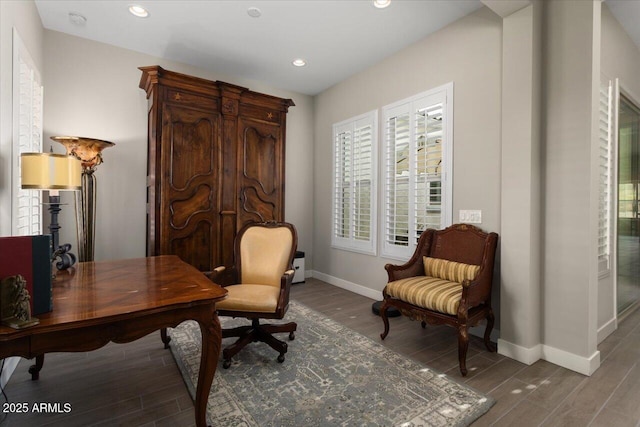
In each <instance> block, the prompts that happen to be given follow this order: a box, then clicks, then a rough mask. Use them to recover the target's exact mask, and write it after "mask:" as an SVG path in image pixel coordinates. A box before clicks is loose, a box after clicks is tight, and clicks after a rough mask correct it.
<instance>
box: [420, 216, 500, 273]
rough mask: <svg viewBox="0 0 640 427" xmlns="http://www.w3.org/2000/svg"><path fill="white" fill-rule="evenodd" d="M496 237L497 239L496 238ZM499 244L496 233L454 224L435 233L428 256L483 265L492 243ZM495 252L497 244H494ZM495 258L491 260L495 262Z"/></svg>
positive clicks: (471, 226)
mask: <svg viewBox="0 0 640 427" xmlns="http://www.w3.org/2000/svg"><path fill="white" fill-rule="evenodd" d="M494 236H495V237H494ZM492 240H495V241H496V242H497V235H496V234H495V233H485V232H483V231H482V230H480V229H479V228H477V227H474V226H473V225H469V224H454V225H452V226H450V227H447V228H445V229H443V230H436V231H435V232H434V233H433V238H432V241H431V245H430V247H429V250H428V253H429V254H428V255H427V256H430V257H432V258H441V259H446V260H449V261H455V262H462V263H465V264H473V265H482V264H483V260H484V258H485V256H486V255H492V254H490V253H489V254H487V253H486V252H487V251H489V252H490V251H491V246H492V245H491V244H489V243H490V241H492ZM493 252H495V242H494V243H493ZM493 258H494V257H493V256H492V257H491V259H492V260H493Z"/></svg>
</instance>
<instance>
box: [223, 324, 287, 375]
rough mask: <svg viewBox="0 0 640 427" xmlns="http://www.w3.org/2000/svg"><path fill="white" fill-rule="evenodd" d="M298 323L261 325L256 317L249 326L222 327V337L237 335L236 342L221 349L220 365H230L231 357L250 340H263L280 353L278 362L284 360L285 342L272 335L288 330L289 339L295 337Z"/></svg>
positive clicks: (224, 366)
mask: <svg viewBox="0 0 640 427" xmlns="http://www.w3.org/2000/svg"><path fill="white" fill-rule="evenodd" d="M297 327H298V325H297V324H296V323H295V322H290V323H285V324H282V325H272V324H265V325H261V324H260V323H259V321H258V319H252V320H251V326H240V327H237V328H232V329H223V330H222V338H229V337H239V338H238V340H237V341H236V342H234V343H233V344H231V345H230V346H229V347H227V348H225V349H224V350H223V351H222V359H223V362H222V367H223V368H224V369H228V368H229V366H231V358H232V357H233V356H235V355H236V354H238V352H240V350H242V349H243V348H244V347H245V346H246V345H247V344H250V343H252V342H258V341H260V342H264V343H266V344H268V345H269V346H270V347H271V348H273V349H274V350H275V351H277V352H278V353H280V355H279V356H278V362H279V363H282V362H284V355H285V353H286V352H287V343H286V342H284V341H280V340H279V339H277V338H276V337H274V336H273V334H275V333H282V332H289V340H290V341H292V340H294V339H295V333H294V332H295V331H296V328H297Z"/></svg>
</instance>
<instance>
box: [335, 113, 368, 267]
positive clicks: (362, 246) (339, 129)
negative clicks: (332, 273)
mask: <svg viewBox="0 0 640 427" xmlns="http://www.w3.org/2000/svg"><path fill="white" fill-rule="evenodd" d="M366 127H369V128H370V129H371V148H370V159H369V165H370V171H371V172H370V174H371V179H370V181H371V182H370V195H369V212H370V214H369V218H370V219H369V239H367V240H362V239H358V238H356V236H355V227H354V223H355V222H354V221H350V222H349V225H348V227H347V229H348V237H343V236H340V235H339V234H340V233H338V227H337V224H338V222H340V220H341V218H339V217H338V215H339V214H340V212H339V211H340V209H339V207H338V191H339V188H338V174H339V173H340V171H342V170H344V166H343V165H344V162H343V163H340V164H338V160H339V159H342V160H344V159H343V158H341V157H340V156H339V147H338V144H339V142H338V135H339V134H342V133H345V132H351V135H352V136H353V135H355V133H356V130H357V129H364V128H366ZM332 136H333V140H332V144H333V150H332V155H333V157H332V166H333V168H332V180H333V182H332V185H331V188H332V193H331V247H332V248H335V249H342V250H346V251H352V252H358V253H362V254H366V255H377V229H378V226H377V205H378V200H377V193H378V110H373V111H369V112H367V113H364V114H360V115H358V116H356V117H352V118H350V119H347V120H343V121H341V122H339V123H335V124H334V125H333V126H332ZM355 143H356V140H355V139H354V138H353V137H352V139H351V141H350V150H349V155H350V161H351V162H350V164H351V165H355V164H356V162H355V161H354V157H353V146H354V144H355ZM358 164H359V163H358ZM355 184H356V181H355V180H354V181H353V182H352V185H351V190H352V191H351V192H350V193H349V194H350V196H349V205H350V207H351V209H350V213H349V216H350V217H351V219H352V220H353V214H354V213H355V211H356V210H355V209H354V206H355Z"/></svg>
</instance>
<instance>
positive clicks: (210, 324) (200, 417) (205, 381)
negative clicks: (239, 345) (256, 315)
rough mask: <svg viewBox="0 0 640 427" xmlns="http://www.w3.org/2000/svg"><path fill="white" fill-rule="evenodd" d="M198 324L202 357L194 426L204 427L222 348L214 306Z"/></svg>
mask: <svg viewBox="0 0 640 427" xmlns="http://www.w3.org/2000/svg"><path fill="white" fill-rule="evenodd" d="M208 311H209V310H208ZM198 323H199V325H200V332H201V334H202V355H201V356H200V372H199V374H198V387H197V388H196V401H195V409H196V426H198V427H205V426H206V425H207V400H208V398H209V392H210V391H211V384H212V383H213V376H214V374H215V373H216V368H217V367H218V357H219V356H220V347H221V346H222V330H221V327H220V320H219V319H218V315H217V314H216V311H215V306H213V305H212V306H211V308H210V311H209V312H208V313H207V314H206V315H205V316H201V319H198Z"/></svg>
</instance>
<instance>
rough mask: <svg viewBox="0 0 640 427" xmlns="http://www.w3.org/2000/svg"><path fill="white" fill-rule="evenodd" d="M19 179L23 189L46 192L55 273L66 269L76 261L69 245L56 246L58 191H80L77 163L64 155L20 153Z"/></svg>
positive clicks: (74, 159) (79, 175)
mask: <svg viewBox="0 0 640 427" xmlns="http://www.w3.org/2000/svg"><path fill="white" fill-rule="evenodd" d="M20 161H21V165H20V179H21V181H20V182H21V186H22V188H24V189H33V190H49V203H44V204H46V205H48V206H49V212H50V213H51V224H50V225H49V231H50V232H51V240H52V248H51V254H52V255H51V258H52V260H56V259H59V261H58V262H57V263H56V267H57V268H58V270H65V269H67V268H69V267H71V266H72V265H73V264H75V262H76V256H75V255H74V254H72V253H71V252H70V250H71V245H70V244H69V243H65V244H63V245H59V244H58V230H60V225H59V224H58V214H59V213H60V211H61V208H60V205H61V204H60V191H61V190H63V191H64V190H72V191H77V190H80V189H81V184H80V177H81V173H82V170H81V166H80V160H78V159H76V158H75V157H71V156H66V155H64V154H54V153H22V154H20Z"/></svg>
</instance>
